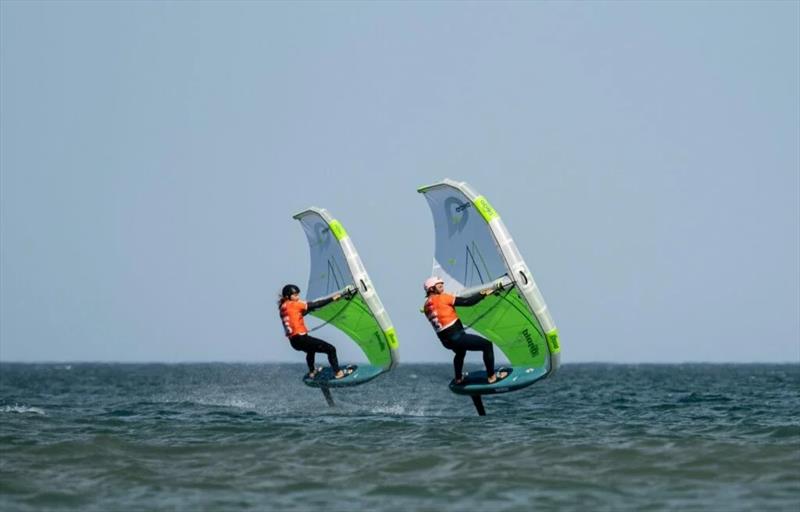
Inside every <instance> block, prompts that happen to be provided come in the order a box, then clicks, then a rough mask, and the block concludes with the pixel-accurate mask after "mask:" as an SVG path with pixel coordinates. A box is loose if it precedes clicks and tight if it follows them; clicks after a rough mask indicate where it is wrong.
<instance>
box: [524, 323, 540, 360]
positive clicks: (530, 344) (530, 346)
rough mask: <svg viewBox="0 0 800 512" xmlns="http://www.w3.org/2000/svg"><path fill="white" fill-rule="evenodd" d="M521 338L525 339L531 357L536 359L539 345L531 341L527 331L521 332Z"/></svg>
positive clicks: (531, 338) (531, 337)
mask: <svg viewBox="0 0 800 512" xmlns="http://www.w3.org/2000/svg"><path fill="white" fill-rule="evenodd" d="M522 336H523V337H524V338H525V343H527V344H528V352H530V353H531V357H537V356H538V355H539V345H537V344H536V342H535V341H533V336H531V333H530V332H528V329H524V330H523V331H522Z"/></svg>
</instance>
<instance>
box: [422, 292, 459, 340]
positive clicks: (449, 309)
mask: <svg viewBox="0 0 800 512" xmlns="http://www.w3.org/2000/svg"><path fill="white" fill-rule="evenodd" d="M455 303H456V298H455V297H454V296H453V295H450V294H449V293H440V294H439V295H431V296H429V297H428V298H427V299H426V300H425V316H427V317H428V320H429V321H430V322H431V325H432V326H433V330H434V331H436V332H441V331H443V330H445V329H447V328H448V327H450V326H451V325H453V324H454V323H456V320H458V315H457V314H456V308H455V307H454V305H455Z"/></svg>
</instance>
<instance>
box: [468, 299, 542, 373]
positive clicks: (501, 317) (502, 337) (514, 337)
mask: <svg viewBox="0 0 800 512" xmlns="http://www.w3.org/2000/svg"><path fill="white" fill-rule="evenodd" d="M456 311H457V312H458V316H459V317H460V318H461V322H462V323H463V324H464V326H465V327H471V328H472V329H474V330H476V331H478V332H479V333H481V334H482V335H483V336H485V337H486V338H488V339H490V340H492V342H494V344H495V345H497V347H498V348H499V349H500V350H502V351H503V354H505V355H506V357H507V358H508V360H509V362H510V363H511V364H512V365H514V366H531V367H538V366H541V365H543V364H544V363H545V358H546V354H547V337H546V336H545V334H544V330H543V329H542V326H541V324H540V323H539V321H538V320H537V319H536V317H535V316H533V314H532V313H531V312H530V309H529V308H528V306H527V304H526V303H525V301H524V299H523V298H522V296H521V295H520V294H519V291H518V290H517V288H516V287H513V288H511V289H508V290H502V291H499V292H495V293H494V294H492V295H490V296H488V297H486V298H485V299H483V300H482V301H480V302H479V303H477V304H475V305H474V306H469V307H459V308H456Z"/></svg>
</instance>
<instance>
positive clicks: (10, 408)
mask: <svg viewBox="0 0 800 512" xmlns="http://www.w3.org/2000/svg"><path fill="white" fill-rule="evenodd" d="M0 412H15V413H18V414H38V415H40V416H46V414H45V412H44V409H41V408H39V407H28V406H27V405H6V406H5V407H3V408H2V409H0Z"/></svg>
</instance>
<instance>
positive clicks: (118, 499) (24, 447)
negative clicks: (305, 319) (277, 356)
mask: <svg viewBox="0 0 800 512" xmlns="http://www.w3.org/2000/svg"><path fill="white" fill-rule="evenodd" d="M473 369H477V367H475V368H473ZM303 371H304V365H302V364H297V365H294V364H263V365H255V364H253V365H248V364H176V365H166V364H88V363H87V364H14V363H3V364H0V510H3V511H6V512H8V511H17V510H20V511H27V510H81V511H93V510H97V511H116V510H192V511H194V510H248V509H256V510H281V511H286V510H311V509H315V508H321V509H324V510H348V511H349V510H370V511H375V512H381V511H394V510H431V511H434V510H435V511H439V510H443V511H451V510H452V511H464V510H488V511H505V510H509V511H511V510H537V511H543V510H558V511H563V510H580V511H583V510H608V511H619V510H631V511H633V510H635V511H640V510H681V511H685V510H711V511H716V510H720V511H722V510H724V511H734V510H742V511H745V510H747V511H750V510H758V511H764V510H786V511H793V512H796V511H797V510H800V365H797V364H791V365H705V364H687V365H604V364H567V365H565V366H563V367H562V369H561V371H560V372H559V374H558V375H556V376H555V377H554V378H552V379H548V380H546V381H544V382H541V383H538V384H535V385H533V386H531V387H530V388H527V389H525V390H522V391H518V392H514V393H508V394H505V395H497V396H490V397H486V398H485V399H484V403H485V404H486V409H487V412H488V415H487V416H485V417H479V416H477V415H476V414H475V409H474V407H473V406H472V403H471V402H470V400H469V399H468V398H467V397H463V396H458V395H454V394H452V393H451V392H450V391H449V390H448V388H447V384H448V382H449V379H450V377H451V371H452V369H451V367H450V366H449V365H444V364H429V365H422V364H407V365H403V366H401V367H400V368H398V369H397V370H396V371H395V372H393V373H391V374H389V375H386V376H382V377H380V378H379V379H377V380H375V381H373V382H371V383H368V384H365V385H363V386H360V387H357V388H351V389H348V390H335V391H334V392H333V395H334V399H335V400H336V402H337V406H336V407H328V405H327V404H326V402H325V400H324V398H323V396H322V394H321V392H320V391H319V390H317V389H312V388H309V387H307V386H305V385H304V384H303V383H302V382H301V376H302V372H303Z"/></svg>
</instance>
